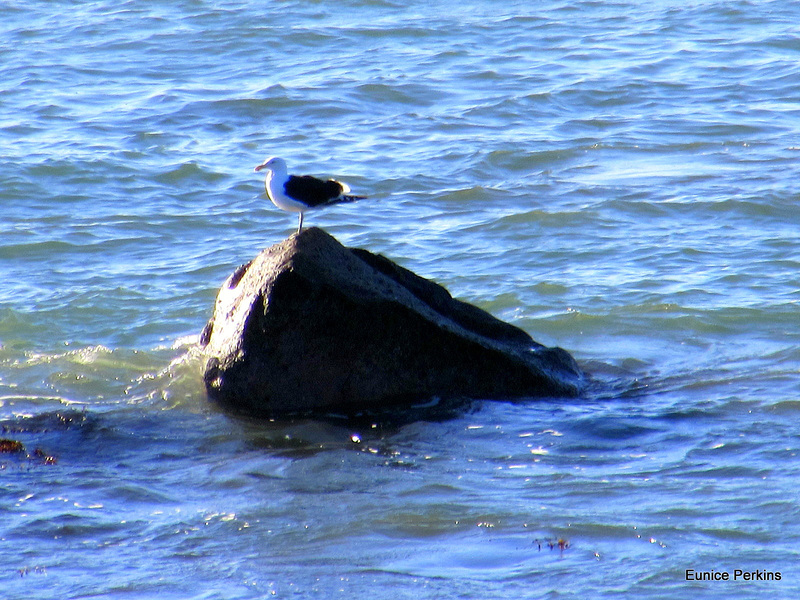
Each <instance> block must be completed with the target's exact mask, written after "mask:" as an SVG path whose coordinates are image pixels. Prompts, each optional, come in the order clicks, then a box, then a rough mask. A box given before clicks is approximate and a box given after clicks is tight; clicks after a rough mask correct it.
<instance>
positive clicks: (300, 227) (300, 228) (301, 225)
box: [297, 211, 303, 233]
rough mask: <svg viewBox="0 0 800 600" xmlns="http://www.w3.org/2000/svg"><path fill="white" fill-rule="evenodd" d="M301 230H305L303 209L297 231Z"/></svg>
mask: <svg viewBox="0 0 800 600" xmlns="http://www.w3.org/2000/svg"><path fill="white" fill-rule="evenodd" d="M301 231H303V213H302V211H301V212H300V223H298V225H297V233H300V232H301Z"/></svg>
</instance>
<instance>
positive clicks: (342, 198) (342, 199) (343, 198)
mask: <svg viewBox="0 0 800 600" xmlns="http://www.w3.org/2000/svg"><path fill="white" fill-rule="evenodd" d="M366 199H367V197H366V196H350V195H349V194H342V195H341V196H339V197H338V198H334V199H333V200H331V201H330V202H328V204H342V203H343V202H355V201H356V200H366Z"/></svg>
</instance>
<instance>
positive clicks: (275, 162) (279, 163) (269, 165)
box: [254, 156, 286, 173]
mask: <svg viewBox="0 0 800 600" xmlns="http://www.w3.org/2000/svg"><path fill="white" fill-rule="evenodd" d="M265 169H266V170H267V171H272V172H273V173H285V172H286V161H285V160H283V159H282V158H279V157H277V156H270V157H268V158H267V159H266V160H265V161H264V162H263V163H261V164H260V165H258V166H257V167H256V168H255V169H254V170H255V172H256V173H258V172H259V171H263V170H265Z"/></svg>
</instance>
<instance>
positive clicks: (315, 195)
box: [284, 175, 344, 207]
mask: <svg viewBox="0 0 800 600" xmlns="http://www.w3.org/2000/svg"><path fill="white" fill-rule="evenodd" d="M284 189H285V190H286V195H287V196H290V197H292V198H294V199H296V200H299V201H300V202H302V203H304V204H307V205H308V206H311V207H313V206H322V205H324V204H329V203H335V202H336V201H337V200H339V197H340V196H341V195H342V191H343V190H344V188H342V185H341V184H340V183H339V182H338V181H334V180H333V179H328V180H327V181H322V180H321V179H317V178H316V177H312V176H310V175H302V176H299V175H291V176H289V179H288V180H287V182H286V185H285V186H284ZM342 200H344V199H342ZM339 201H341V200H339Z"/></svg>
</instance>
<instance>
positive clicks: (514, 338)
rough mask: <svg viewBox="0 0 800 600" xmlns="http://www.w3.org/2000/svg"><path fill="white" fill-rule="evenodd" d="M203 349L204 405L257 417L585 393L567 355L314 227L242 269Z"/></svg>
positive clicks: (222, 297)
mask: <svg viewBox="0 0 800 600" xmlns="http://www.w3.org/2000/svg"><path fill="white" fill-rule="evenodd" d="M200 344H201V346H202V347H203V354H204V357H205V361H206V364H205V375H204V378H205V383H206V388H207V390H208V392H209V395H210V396H211V397H212V398H213V399H215V400H216V401H218V402H219V403H220V404H222V405H224V406H226V407H229V408H232V409H234V410H237V411H240V412H245V413H250V414H259V415H271V414H278V413H287V412H302V411H308V410H311V409H319V408H328V407H330V408H336V409H340V410H341V409H345V410H347V409H348V408H353V409H356V408H358V409H361V408H383V407H387V406H394V405H399V404H403V403H411V402H419V401H422V400H429V399H431V398H433V397H467V398H485V399H492V398H494V399H499V398H518V397H525V396H564V395H576V394H578V393H579V392H580V390H581V388H582V385H583V375H582V374H581V371H580V369H579V368H578V366H577V365H576V363H575V361H574V360H573V359H572V357H571V356H570V355H569V354H567V352H565V351H564V350H562V349H560V348H546V347H544V346H542V345H540V344H537V343H536V342H534V341H533V340H532V339H531V338H530V336H529V335H528V334H527V333H525V332H524V331H522V330H521V329H518V328H517V327H514V326H513V325H509V324H507V323H504V322H502V321H500V320H498V319H496V318H494V317H493V316H491V315H490V314H488V313H487V312H485V311H483V310H481V309H479V308H476V307H474V306H471V305H470V304H466V303H465V302H461V301H459V300H455V299H453V298H452V297H451V296H450V294H449V293H448V292H447V290H446V289H444V288H443V287H441V286H439V285H437V284H435V283H433V282H432V281H428V280H426V279H423V278H422V277H419V276H418V275H415V274H414V273H412V272H411V271H409V270H407V269H404V268H403V267H400V266H399V265H397V264H395V263H393V262H392V261H390V260H389V259H387V258H385V257H383V256H380V255H376V254H372V253H370V252H367V251H366V250H361V249H358V248H352V249H349V248H345V247H344V246H342V245H341V244H340V243H339V242H338V241H337V240H336V239H334V238H333V237H331V236H330V235H328V234H327V233H325V232H324V231H322V230H321V229H318V228H311V229H306V230H304V231H303V232H302V233H300V234H299V235H292V236H291V237H290V238H289V239H287V240H285V241H284V242H281V243H279V244H276V245H274V246H272V247H271V248H268V249H266V250H264V251H263V252H261V254H259V255H258V256H257V257H256V258H255V259H253V260H252V261H251V262H250V263H248V264H246V265H244V266H242V267H239V269H237V271H236V272H235V273H233V275H231V276H230V277H229V278H228V280H227V281H226V282H225V283H224V284H223V286H222V289H221V290H220V291H219V295H218V296H217V301H216V306H215V308H214V316H213V317H212V319H211V321H209V323H208V325H206V328H205V330H204V331H203V334H202V336H201V340H200Z"/></svg>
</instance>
